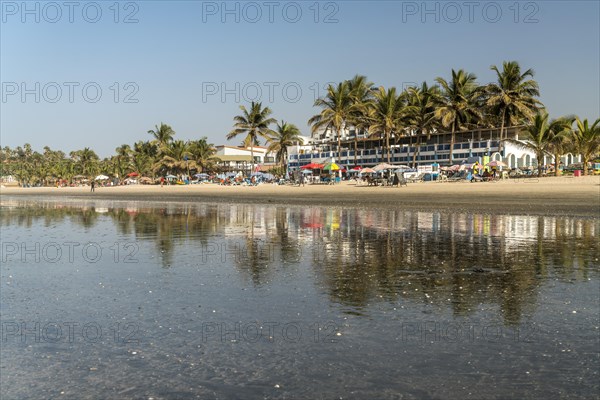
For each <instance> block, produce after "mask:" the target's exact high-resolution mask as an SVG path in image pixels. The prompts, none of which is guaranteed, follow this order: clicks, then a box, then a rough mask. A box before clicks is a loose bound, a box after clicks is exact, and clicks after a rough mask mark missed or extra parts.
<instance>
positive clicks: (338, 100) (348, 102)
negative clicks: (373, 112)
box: [308, 81, 356, 161]
mask: <svg viewBox="0 0 600 400" xmlns="http://www.w3.org/2000/svg"><path fill="white" fill-rule="evenodd" d="M314 106H315V107H321V108H322V110H321V112H320V113H319V114H317V115H314V116H312V117H311V118H310V119H309V120H308V125H309V126H311V127H312V128H311V129H312V132H313V133H315V132H317V131H318V130H319V129H323V128H324V129H325V130H327V129H329V128H331V129H333V130H334V132H335V135H336V137H337V153H338V158H339V157H341V155H342V153H341V149H342V130H343V129H345V128H346V127H347V126H346V124H347V123H348V121H349V119H350V117H351V115H352V113H353V111H354V110H355V108H356V105H355V104H354V103H353V100H352V96H351V95H350V85H349V83H348V82H347V81H345V82H341V83H339V84H338V85H337V87H335V86H333V85H329V86H328V87H327V94H326V95H325V97H323V98H318V99H317V100H315V104H314ZM338 161H339V160H338Z"/></svg>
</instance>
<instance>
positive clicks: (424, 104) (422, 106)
mask: <svg viewBox="0 0 600 400" xmlns="http://www.w3.org/2000/svg"><path fill="white" fill-rule="evenodd" d="M438 96H439V92H438V90H437V88H436V87H429V86H428V85H427V82H423V83H422V84H421V87H410V88H408V90H407V97H408V106H407V107H406V123H407V125H408V126H409V127H410V128H411V129H413V130H414V133H415V135H416V137H417V143H416V146H415V148H416V151H415V152H414V153H413V160H412V166H413V168H416V167H417V156H418V154H419V151H420V147H421V140H422V138H427V139H429V135H430V134H431V132H432V131H433V130H434V129H435V128H436V127H437V125H438V120H437V119H436V118H435V99H436V98H437V97H438Z"/></svg>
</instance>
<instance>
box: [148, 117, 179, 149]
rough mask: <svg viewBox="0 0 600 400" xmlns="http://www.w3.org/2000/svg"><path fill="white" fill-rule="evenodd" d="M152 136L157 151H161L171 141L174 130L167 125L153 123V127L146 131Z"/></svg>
mask: <svg viewBox="0 0 600 400" xmlns="http://www.w3.org/2000/svg"><path fill="white" fill-rule="evenodd" d="M148 133H149V134H151V135H152V136H153V137H154V142H155V143H156V145H157V146H158V150H159V151H163V150H165V149H166V148H167V146H168V145H169V143H171V142H172V141H173V136H175V131H174V130H173V128H171V127H170V126H169V125H166V124H163V123H162V122H161V123H160V126H158V125H155V126H154V129H151V130H149V131H148Z"/></svg>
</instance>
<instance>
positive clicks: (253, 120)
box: [227, 101, 277, 171]
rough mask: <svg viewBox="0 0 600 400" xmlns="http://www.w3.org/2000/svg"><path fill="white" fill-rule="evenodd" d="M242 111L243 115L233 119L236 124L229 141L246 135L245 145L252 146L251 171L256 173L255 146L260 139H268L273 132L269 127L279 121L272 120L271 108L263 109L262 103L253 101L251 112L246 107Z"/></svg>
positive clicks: (228, 135) (230, 133) (241, 107)
mask: <svg viewBox="0 0 600 400" xmlns="http://www.w3.org/2000/svg"><path fill="white" fill-rule="evenodd" d="M240 110H242V114H241V115H236V116H235V117H233V120H234V121H235V124H234V125H233V130H232V131H231V132H229V133H228V134H227V140H231V139H234V138H236V137H237V136H238V135H241V134H246V138H245V139H244V143H246V144H249V145H250V158H251V171H254V146H255V145H256V144H258V143H259V137H262V138H267V137H268V135H269V134H270V133H271V132H272V130H271V129H270V128H269V125H271V124H273V123H276V122H277V121H276V120H275V119H274V118H271V109H270V108H269V107H265V108H262V103H255V102H254V101H253V102H252V103H251V104H250V111H248V110H247V109H246V107H244V106H240Z"/></svg>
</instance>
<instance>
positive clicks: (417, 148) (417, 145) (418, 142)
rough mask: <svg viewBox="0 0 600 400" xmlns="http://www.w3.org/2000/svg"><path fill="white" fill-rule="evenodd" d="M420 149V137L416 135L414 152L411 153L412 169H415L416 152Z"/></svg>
mask: <svg viewBox="0 0 600 400" xmlns="http://www.w3.org/2000/svg"><path fill="white" fill-rule="evenodd" d="M420 148H421V135H420V134H417V144H416V146H415V151H413V161H412V164H413V165H412V167H413V168H417V152H418V151H419V149H420Z"/></svg>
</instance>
